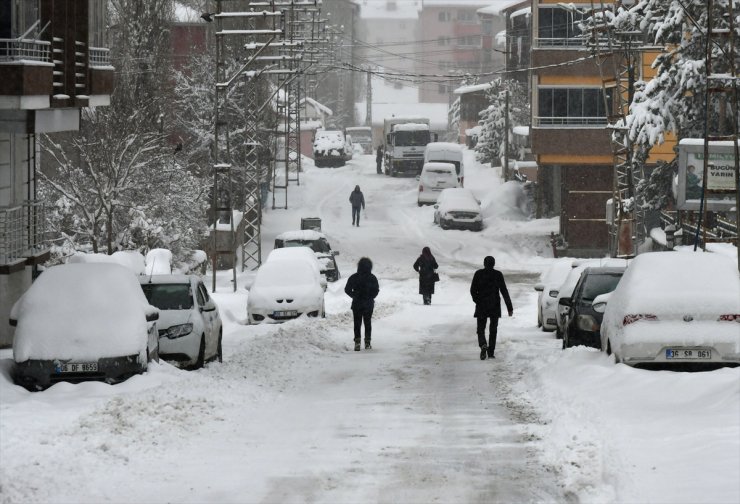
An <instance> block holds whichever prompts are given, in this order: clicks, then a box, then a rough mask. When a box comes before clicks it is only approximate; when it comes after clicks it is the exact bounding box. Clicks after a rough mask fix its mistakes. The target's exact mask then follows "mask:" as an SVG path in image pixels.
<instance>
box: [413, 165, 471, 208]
mask: <svg viewBox="0 0 740 504" xmlns="http://www.w3.org/2000/svg"><path fill="white" fill-rule="evenodd" d="M459 186H460V179H459V178H458V176H457V173H456V172H455V165H454V164H452V163H424V166H423V167H422V169H421V175H419V192H418V195H417V197H416V203H417V205H419V206H422V205H425V204H433V203H436V202H437V197H438V196H439V194H440V193H441V192H442V191H443V190H444V189H447V188H450V187H459Z"/></svg>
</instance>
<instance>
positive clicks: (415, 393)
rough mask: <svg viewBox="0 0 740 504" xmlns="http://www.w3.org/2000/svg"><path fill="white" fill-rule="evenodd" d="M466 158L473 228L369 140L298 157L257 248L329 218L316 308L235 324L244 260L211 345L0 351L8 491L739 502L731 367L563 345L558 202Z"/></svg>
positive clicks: (736, 380)
mask: <svg viewBox="0 0 740 504" xmlns="http://www.w3.org/2000/svg"><path fill="white" fill-rule="evenodd" d="M465 163H466V178H465V186H466V187H468V188H470V189H472V190H473V192H474V193H475V194H476V196H477V197H478V199H480V200H481V202H482V206H483V212H484V219H485V229H484V230H483V231H482V232H480V233H473V232H468V231H454V230H447V231H443V230H441V229H440V228H439V227H438V226H435V225H434V224H433V223H432V214H433V208H432V207H431V206H425V207H418V206H417V203H416V187H417V185H416V181H415V180H414V179H413V178H390V177H387V176H384V175H378V174H376V172H375V159H374V156H370V155H356V156H355V158H354V159H353V160H352V161H350V162H349V163H348V164H347V165H346V166H345V167H342V168H315V167H314V166H313V164H312V163H311V161H310V160H308V161H307V162H306V163H305V165H304V167H305V172H304V173H302V174H301V178H300V185H291V186H290V188H289V209H288V210H284V209H274V210H273V209H269V210H267V211H266V213H265V216H264V223H263V228H262V238H263V255H264V256H266V254H267V253H268V252H269V251H270V250H271V249H272V243H273V241H274V238H275V236H276V235H278V234H279V233H281V232H284V231H288V230H292V229H298V228H299V226H300V219H301V217H320V218H321V219H322V231H323V232H324V233H325V234H326V235H327V237H328V238H329V240H330V242H331V245H332V248H333V249H335V250H338V251H339V252H340V255H339V256H337V262H338V264H339V268H340V271H341V274H342V278H341V279H340V280H339V281H338V282H335V283H330V284H329V287H328V290H327V293H326V312H327V316H326V318H325V319H311V320H308V319H306V318H300V319H297V320H293V321H289V322H286V323H284V324H280V325H261V326H247V325H245V324H244V322H245V319H246V309H245V307H246V299H247V295H248V293H247V291H246V290H244V288H243V286H244V283H245V282H244V281H245V280H246V277H247V276H248V275H252V274H253V273H245V274H243V275H241V276H239V277H238V281H237V284H238V288H237V290H236V292H233V289H232V285H231V272H227V271H223V272H219V276H218V288H217V290H216V292H215V293H214V294H213V297H214V299H215V300H216V301H217V302H218V304H219V309H220V312H221V317H222V319H223V322H224V343H223V344H224V362H223V363H221V364H219V363H211V364H209V365H207V367H206V368H204V369H201V370H198V371H190V372H188V371H183V370H179V369H177V368H175V367H173V366H171V365H169V364H167V363H165V362H164V361H162V362H161V363H160V364H152V365H150V370H149V371H148V372H147V373H145V374H144V375H140V376H135V377H133V378H131V379H129V380H127V381H126V382H124V383H122V384H119V385H115V386H111V385H106V384H103V383H82V384H78V385H72V384H68V383H59V384H57V385H54V386H53V387H51V388H50V389H48V390H46V391H44V392H37V393H31V392H28V391H26V390H25V389H23V388H21V387H19V386H16V385H14V384H13V382H12V379H11V376H10V373H11V369H12V352H11V351H10V350H2V351H0V370H1V374H0V503H28V502H43V503H47V502H54V503H83V502H85V503H88V502H89V503H97V502H114V503H143V502H157V503H159V502H161V503H165V502H193V503H196V502H197V503H202V502H235V503H306V502H311V503H432V502H438V503H491V502H500V503H528V502H571V503H638V502H640V503H643V502H645V503H662V502H666V503H667V502H670V503H697V502H706V503H737V502H740V478H738V474H740V368H735V369H720V370H717V371H713V372H707V373H675V372H667V371H658V372H655V371H644V370H638V369H633V368H630V367H628V366H626V365H622V364H620V365H615V364H613V361H612V360H611V359H609V358H608V357H607V356H606V355H605V354H603V353H602V352H599V351H598V350H595V349H587V348H585V347H577V348H574V349H570V350H568V351H563V350H561V342H560V341H559V340H556V339H555V337H554V334H553V333H546V332H542V331H540V330H539V329H538V328H537V325H536V321H537V316H536V299H537V296H536V294H537V293H536V292H535V291H534V289H533V285H534V284H535V283H536V282H537V281H538V279H539V277H540V274H541V273H542V272H543V271H544V270H545V269H546V268H547V267H548V265H549V264H551V262H552V261H553V259H552V251H551V248H550V243H549V234H550V231H555V230H556V229H557V221H556V219H548V220H527V219H526V218H525V217H524V215H523V213H522V211H521V209H520V207H521V206H522V205H523V202H521V201H519V200H518V198H519V196H520V192H519V188H518V185H517V183H516V182H509V183H506V184H502V183H501V181H500V176H499V171H498V168H496V169H492V168H490V167H484V166H481V165H480V164H478V163H476V162H475V160H474V156H473V153H472V152H468V151H466V160H465ZM355 185H359V186H360V187H361V189H362V191H363V193H364V195H365V200H366V203H367V208H366V211H365V212H364V214H363V216H362V220H361V223H360V227H353V226H351V224H350V223H351V213H350V204H349V202H348V197H349V194H350V192H351V191H352V189H353V188H354V187H355ZM423 246H429V247H430V248H431V250H432V253H433V254H434V255H435V257H436V259H437V262H438V263H439V265H440V268H439V272H440V276H441V281H440V282H439V283H438V284H437V293H436V294H435V295H434V297H433V298H432V304H431V306H425V305H423V304H422V299H421V296H420V295H419V294H418V280H417V278H418V277H417V274H416V273H415V271H414V270H413V268H412V264H413V262H414V260H415V259H416V257H417V256H418V255H419V253H420V252H421V249H422V247H423ZM486 255H493V256H494V257H495V258H496V268H497V269H500V270H501V271H503V273H504V275H505V277H506V281H507V284H508V287H509V292H510V293H511V295H512V300H513V304H514V316H513V317H504V318H502V319H501V321H500V324H499V339H498V345H497V348H496V358H495V359H489V360H486V361H481V360H479V357H478V354H479V349H478V346H477V339H476V335H475V319H474V317H473V310H474V305H473V302H472V300H471V299H470V294H469V286H470V281H471V279H472V276H473V273H474V272H475V270H476V269H479V268H481V267H482V265H483V257H484V256H486ZM363 256H367V257H369V258H370V259H372V261H373V263H374V268H373V273H374V274H375V275H376V276H377V277H378V280H379V283H380V294H379V296H378V298H377V300H376V306H375V312H374V314H373V349H372V350H369V351H364V350H363V351H361V352H354V351H353V349H352V313H351V311H350V301H351V300H350V298H349V297H347V296H346V295H345V294H344V291H343V288H344V284H345V282H346V279H347V277H348V276H349V275H350V274H351V273H353V272H354V271H355V267H356V263H357V261H358V259H359V258H360V257H363ZM209 275H210V272H209ZM205 283H206V285H208V286H209V288H210V285H211V281H210V276H209V277H208V278H207V281H206V282H205Z"/></svg>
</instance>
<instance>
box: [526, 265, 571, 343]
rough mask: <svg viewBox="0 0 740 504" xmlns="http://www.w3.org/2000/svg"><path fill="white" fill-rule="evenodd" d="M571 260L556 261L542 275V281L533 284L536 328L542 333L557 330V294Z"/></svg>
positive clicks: (568, 270)
mask: <svg viewBox="0 0 740 504" xmlns="http://www.w3.org/2000/svg"><path fill="white" fill-rule="evenodd" d="M572 263H573V260H572V259H569V258H561V259H556V260H555V262H554V263H553V264H552V266H550V268H549V269H548V270H547V271H546V272H545V274H544V275H542V281H541V282H539V283H537V284H535V286H534V290H536V291H537V292H538V293H539V294H538V295H537V326H538V327H542V330H543V331H554V330H555V329H557V324H558V322H557V314H558V310H557V308H558V304H557V302H558V293H559V292H560V286H561V285H562V284H563V282H564V281H565V278H566V277H567V276H568V273H570V270H571V269H572V267H573V266H572Z"/></svg>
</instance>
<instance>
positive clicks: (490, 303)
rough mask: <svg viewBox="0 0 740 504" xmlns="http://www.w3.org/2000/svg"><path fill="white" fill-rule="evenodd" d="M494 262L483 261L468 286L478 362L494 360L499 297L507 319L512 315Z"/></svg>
mask: <svg viewBox="0 0 740 504" xmlns="http://www.w3.org/2000/svg"><path fill="white" fill-rule="evenodd" d="M495 264H496V260H495V259H494V258H493V257H491V256H486V257H485V259H483V269H479V270H478V271H476V272H475V274H474V275H473V282H472V283H471V284H470V295H471V296H472V298H473V302H474V303H475V313H474V317H475V318H476V320H477V332H478V346H479V347H480V360H486V357H490V358H492V359H493V358H495V356H494V354H493V353H494V350H496V333H497V330H498V319H500V318H501V296H503V298H504V302H505V303H506V308H507V310H508V312H509V317H511V316H512V315H513V314H514V306H513V305H512V304H511V298H510V297H509V291H508V289H507V288H506V282H505V281H504V275H503V273H501V272H500V271H498V270H495V269H493V266H494V265H495ZM488 319H491V326H490V329H489V334H490V338H489V340H488V344H486V322H487V321H488Z"/></svg>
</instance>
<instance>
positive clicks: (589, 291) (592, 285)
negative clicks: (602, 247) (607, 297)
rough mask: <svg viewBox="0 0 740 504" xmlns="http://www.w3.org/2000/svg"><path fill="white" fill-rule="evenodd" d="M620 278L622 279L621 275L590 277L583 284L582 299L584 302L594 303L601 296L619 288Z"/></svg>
mask: <svg viewBox="0 0 740 504" xmlns="http://www.w3.org/2000/svg"><path fill="white" fill-rule="evenodd" d="M620 278H622V275H621V274H620V273H612V274H608V275H588V276H587V277H586V279H585V281H584V284H583V290H582V293H581V299H582V300H583V301H593V300H594V298H595V297H596V296H598V295H599V294H606V293H607V292H611V291H613V290H614V289H616V288H617V284H618V283H619V279H620Z"/></svg>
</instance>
